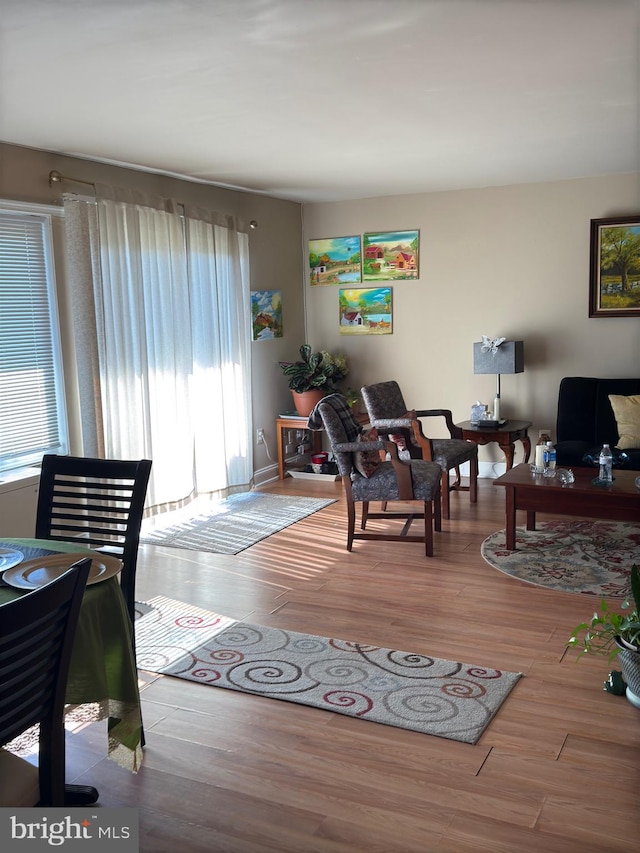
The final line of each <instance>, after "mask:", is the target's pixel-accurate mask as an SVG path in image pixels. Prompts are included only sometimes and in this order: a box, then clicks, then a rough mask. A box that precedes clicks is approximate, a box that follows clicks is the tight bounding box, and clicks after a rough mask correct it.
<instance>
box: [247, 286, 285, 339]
mask: <svg viewBox="0 0 640 853" xmlns="http://www.w3.org/2000/svg"><path fill="white" fill-rule="evenodd" d="M251 328H252V339H253V340H254V341H265V340H267V339H269V338H281V337H282V291H281V290H252V291H251Z"/></svg>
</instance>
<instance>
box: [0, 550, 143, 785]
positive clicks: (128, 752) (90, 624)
mask: <svg viewBox="0 0 640 853" xmlns="http://www.w3.org/2000/svg"><path fill="white" fill-rule="evenodd" d="M0 547H9V548H17V549H18V550H22V551H23V552H24V554H25V560H28V559H31V558H32V557H35V556H44V555H45V554H46V553H59V552H63V553H77V554H79V555H81V556H91V555H92V554H93V555H95V556H96V557H98V558H99V557H100V554H99V553H96V552H95V551H90V550H88V549H83V548H82V546H79V545H78V543H67V542H56V541H54V540H48V539H2V540H0ZM25 593H26V591H24V590H20V589H15V588H14V587H10V586H7V585H0V608H1V606H2V605H3V604H6V603H7V602H9V601H12V600H14V599H16V598H19V597H20V596H21V595H25ZM1 613H2V611H1V609H0V618H2V617H1ZM131 631H132V627H131V622H130V619H129V614H128V613H127V608H126V605H125V602H124V598H123V596H122V592H121V590H120V583H119V581H118V578H117V577H111V578H107V579H106V580H104V581H100V582H99V583H95V584H91V586H87V588H86V590H85V594H84V599H83V602H82V607H81V609H80V618H79V620H78V627H77V629H76V636H75V640H74V644H73V653H72V657H71V668H70V672H69V680H68V683H67V692H66V699H67V702H68V703H69V704H70V705H84V704H89V703H90V704H96V705H97V706H98V708H99V716H100V717H101V718H104V717H108V720H109V725H108V730H109V757H110V758H113V759H114V760H115V761H117V762H118V763H119V764H122V765H123V766H125V767H128V768H129V769H130V770H133V771H137V769H138V767H139V766H140V764H141V761H142V748H141V731H142V724H141V716H140V693H139V691H138V676H137V671H136V663H135V660H134V657H133V651H132V648H131Z"/></svg>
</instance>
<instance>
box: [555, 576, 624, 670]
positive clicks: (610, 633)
mask: <svg viewBox="0 0 640 853" xmlns="http://www.w3.org/2000/svg"><path fill="white" fill-rule="evenodd" d="M631 594H632V597H633V602H634V604H635V607H634V609H631V601H630V600H629V599H627V600H626V601H624V602H623V603H622V604H621V605H620V609H621V610H624V611H628V612H625V613H616V612H615V611H613V610H611V609H610V608H609V605H608V604H607V602H606V600H605V599H604V598H603V599H602V601H601V602H600V611H599V612H598V611H596V612H595V613H594V614H593V616H592V617H591V621H590V622H582V623H581V624H580V625H577V626H576V627H575V628H574V629H573V631H572V632H571V637H570V639H569V641H568V642H567V646H568V647H570V648H574V649H578V650H579V654H578V660H579V659H580V658H581V657H582V656H583V655H586V654H591V655H605V656H607V657H608V659H609V663H611V661H612V660H614V658H615V657H616V656H617V654H618V652H619V651H620V646H619V645H618V643H617V641H616V638H620V640H621V641H622V643H623V645H624V647H625V648H628V649H630V650H631V651H636V652H639V653H640V570H639V569H638V566H637V565H636V564H635V563H634V564H633V566H632V567H631Z"/></svg>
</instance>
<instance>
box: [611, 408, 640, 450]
mask: <svg viewBox="0 0 640 853" xmlns="http://www.w3.org/2000/svg"><path fill="white" fill-rule="evenodd" d="M609 402H610V403H611V408H612V409H613V414H614V415H615V419H616V423H617V425H618V435H619V436H620V438H619V440H618V445H617V446H618V447H619V448H620V449H621V450H629V449H635V448H637V447H640V395H638V394H636V395H635V396H632V397H623V396H622V395H620V394H609Z"/></svg>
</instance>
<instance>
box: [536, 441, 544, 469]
mask: <svg viewBox="0 0 640 853" xmlns="http://www.w3.org/2000/svg"><path fill="white" fill-rule="evenodd" d="M536 468H537V469H538V470H539V471H542V469H543V468H544V444H536Z"/></svg>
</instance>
